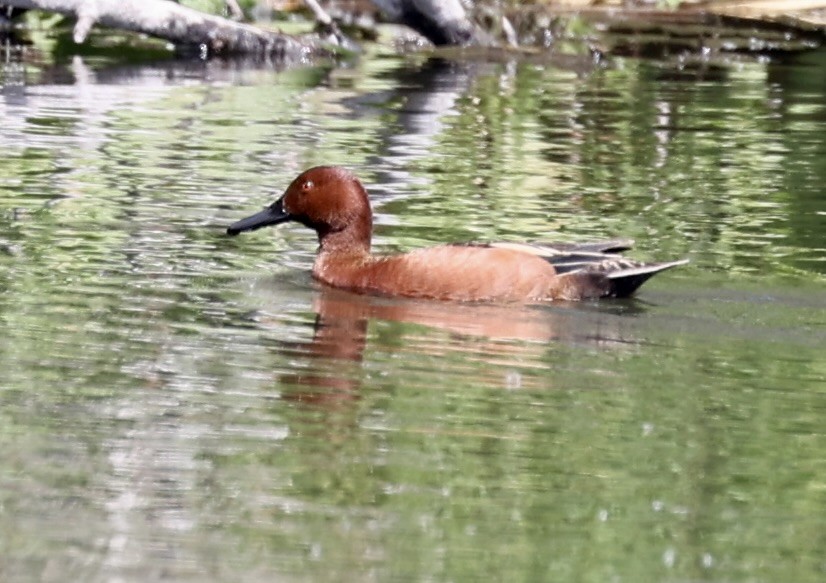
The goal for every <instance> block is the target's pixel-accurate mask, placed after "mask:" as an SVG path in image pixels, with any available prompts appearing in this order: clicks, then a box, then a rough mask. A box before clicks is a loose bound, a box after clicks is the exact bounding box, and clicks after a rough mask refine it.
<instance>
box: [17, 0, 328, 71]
mask: <svg viewBox="0 0 826 583" xmlns="http://www.w3.org/2000/svg"><path fill="white" fill-rule="evenodd" d="M2 4H4V5H6V6H12V7H16V8H29V9H35V10H45V11H48V12H57V13H59V14H65V15H67V16H71V17H74V18H75V19H76V20H77V24H76V25H75V28H74V40H75V42H77V43H82V42H83V41H84V40H85V39H86V36H87V35H88V34H89V31H90V30H91V28H92V26H93V25H95V24H101V25H103V26H107V27H110V28H117V29H121V30H129V31H133V32H139V33H144V34H147V35H150V36H153V37H156V38H160V39H164V40H168V41H170V42H172V43H175V44H176V45H178V46H183V47H195V48H199V49H200V51H201V53H202V54H203V53H206V54H207V55H227V54H247V55H262V56H268V57H271V58H276V59H283V60H294V59H301V58H305V57H310V56H314V55H319V54H323V53H324V52H325V50H324V48H323V47H322V44H321V43H320V42H318V41H316V40H313V39H298V38H295V37H291V36H288V35H284V34H280V33H277V32H271V31H267V30H262V29H260V28H256V27H254V26H249V25H246V24H242V23H238V22H233V21H231V20H227V19H225V18H220V17H218V16H212V15H209V14H204V13H202V12H198V11H197V10H192V9H191V8H187V7H185V6H181V5H179V4H176V3H174V2H169V1H168V0H3V2H2Z"/></svg>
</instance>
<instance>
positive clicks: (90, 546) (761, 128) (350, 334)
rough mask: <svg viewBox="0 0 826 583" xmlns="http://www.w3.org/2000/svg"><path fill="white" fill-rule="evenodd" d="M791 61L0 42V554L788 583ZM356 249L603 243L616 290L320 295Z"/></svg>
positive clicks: (803, 538)
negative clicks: (348, 175)
mask: <svg viewBox="0 0 826 583" xmlns="http://www.w3.org/2000/svg"><path fill="white" fill-rule="evenodd" d="M824 65H826V55H824V54H823V53H812V54H807V55H802V56H798V57H796V58H793V59H789V60H788V61H786V62H781V61H775V62H770V63H758V62H749V61H745V62H731V63H726V62H722V63H707V64H703V65H697V66H680V65H679V64H678V63H669V62H666V63H658V62H642V61H635V60H619V61H616V62H614V63H612V65H611V66H610V67H607V68H596V69H595V68H594V67H593V66H592V65H591V64H590V63H588V62H587V60H582V61H580V60H578V59H572V60H566V61H562V60H560V61H552V62H548V63H535V62H534V63H532V62H522V63H505V64H486V63H483V62H479V61H476V60H469V61H467V62H460V63H453V64H446V63H439V62H435V61H427V60H425V59H424V58H409V59H405V58H399V57H396V56H394V55H389V54H383V53H377V54H370V55H368V56H367V57H365V58H364V59H362V60H361V61H360V62H358V63H355V64H352V65H349V66H341V67H338V68H336V67H334V66H332V65H322V66H318V67H309V68H305V69H299V70H288V71H273V70H267V69H260V68H258V69H256V68H254V67H246V66H241V65H231V64H220V63H212V64H208V65H199V64H176V63H161V64H155V65H147V66H128V67H127V66H120V65H118V64H117V63H112V62H108V61H96V60H87V61H83V60H80V59H76V60H74V61H73V62H71V63H69V64H68V65H67V66H55V67H51V66H41V67H39V68H33V67H31V66H27V67H25V68H23V67H22V66H20V65H15V64H6V65H5V66H4V68H3V69H2V73H0V79H2V80H3V88H2V94H0V120H2V132H0V148H2V151H3V153H4V155H3V156H2V157H0V222H2V231H1V232H0V290H2V293H0V330H2V337H1V338H0V370H2V371H3V376H2V382H1V383H0V387H1V388H0V415H2V424H0V427H2V429H1V430H0V557H2V561H0V577H1V578H2V579H3V580H9V581H12V580H13V581H26V580H38V581H68V580H71V581H147V580H174V581H189V580H192V581H273V580H286V581H291V580H304V581H325V580H330V581H341V580H352V581H364V580H377V581H389V580H415V581H420V580H436V581H447V580H450V581H476V580H502V579H506V578H507V579H514V580H537V581H539V580H545V581H565V580H567V581H687V580H691V581H778V580H789V581H799V582H805V581H822V580H824V578H826V560H824V556H826V554H824V549H826V537H824V533H826V512H824V509H826V461H824V460H826V455H824V454H826V434H824V421H823V420H824V418H826V382H824V380H826V357H824V354H826V351H824V348H826V310H824V308H826V288H824V281H826V228H824V226H826V225H825V224H824V223H825V222H826V197H824V187H823V184H826V138H824V136H826V84H824V75H823V71H824ZM319 163H334V164H345V165H347V166H348V167H351V168H352V169H354V170H355V171H356V172H357V173H358V174H359V175H360V176H361V177H362V178H363V179H364V180H365V182H366V183H367V184H368V189H369V191H370V193H371V196H372V199H373V203H374V208H375V211H376V213H377V220H376V222H377V227H376V240H375V246H376V248H377V249H379V250H381V251H394V250H406V249H411V248H415V247H418V246H423V245H428V244H433V243H438V242H445V241H455V240H472V239H504V240H531V239H533V240H566V241H574V240H583V239H592V238H600V237H617V236H623V237H633V238H635V239H636V240H637V242H638V244H637V247H638V251H637V252H636V253H635V256H636V257H640V258H651V259H670V258H678V257H689V258H690V259H691V260H692V263H691V264H690V265H689V266H687V267H684V268H680V269H677V270H673V271H670V272H668V273H665V274H663V275H660V276H658V277H657V278H655V279H654V280H652V281H651V282H650V283H648V284H647V285H646V286H645V287H644V288H643V289H642V291H641V293H640V294H639V296H638V298H637V299H635V300H632V301H616V302H602V303H586V304H579V305H570V304H556V305H550V306H525V307H519V306H470V305H465V306H463V305H452V304H441V303H434V302H421V301H402V300H392V299H387V298H368V297H361V296H356V295H353V294H349V293H346V292H341V291H336V290H329V289H324V288H323V287H321V286H320V285H318V284H317V283H315V282H313V281H312V279H311V278H310V276H309V269H310V266H311V264H312V259H313V255H314V251H315V245H316V242H315V240H314V237H313V235H312V233H310V232H309V231H306V230H304V229H302V228H301V227H300V226H297V225H295V226H293V225H290V226H282V227H279V228H278V229H277V230H268V231H259V232H256V233H252V234H248V235H244V236H242V237H238V238H228V237H226V236H225V235H224V229H225V227H226V225H228V224H229V223H231V222H233V221H235V220H237V219H238V218H240V217H243V216H246V215H247V214H249V213H250V212H252V211H254V210H257V209H258V208H260V207H262V206H264V205H266V204H268V203H269V202H271V201H272V200H273V199H274V198H275V197H276V196H277V195H279V194H280V192H281V191H282V190H283V188H284V187H285V186H286V184H288V183H289V181H290V180H291V179H292V178H293V177H294V176H295V175H296V174H298V173H299V172H300V171H301V170H303V169H304V168H307V167H309V166H311V165H315V164H319Z"/></svg>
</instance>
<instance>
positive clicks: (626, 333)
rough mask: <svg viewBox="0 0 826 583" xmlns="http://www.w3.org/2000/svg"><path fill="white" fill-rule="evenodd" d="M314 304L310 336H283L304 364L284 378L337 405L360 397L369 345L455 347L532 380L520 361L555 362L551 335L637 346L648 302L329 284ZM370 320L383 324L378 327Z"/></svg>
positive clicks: (423, 350)
mask: <svg viewBox="0 0 826 583" xmlns="http://www.w3.org/2000/svg"><path fill="white" fill-rule="evenodd" d="M313 310H314V312H315V314H316V318H315V324H314V329H313V335H312V339H311V340H309V341H306V342H305V341H293V342H281V343H279V345H278V351H279V352H281V353H282V354H286V355H289V356H290V357H291V360H292V361H293V362H294V363H296V365H297V370H296V372H291V373H289V374H281V375H279V377H278V380H279V385H281V387H282V389H283V393H282V398H284V399H288V400H295V401H301V402H306V403H314V404H326V405H330V404H333V403H336V402H341V401H349V400H352V399H356V398H358V390H359V388H360V387H361V384H362V382H363V380H364V378H365V373H364V371H363V370H362V366H361V363H362V360H363V359H364V355H365V352H366V351H368V350H370V349H373V350H377V351H385V352H391V353H393V354H409V355H411V357H440V358H441V357H445V356H448V355H450V354H454V355H457V356H459V357H461V358H464V359H470V360H472V361H476V362H481V363H482V364H484V365H486V366H483V367H481V368H482V369H483V370H489V371H492V372H495V373H496V375H497V376H498V378H499V380H498V382H499V384H501V385H502V386H504V387H506V388H525V387H526V382H525V379H524V377H523V375H519V374H518V373H516V372H515V371H514V370H513V367H514V363H515V362H518V363H519V367H520V368H526V367H540V368H545V367H546V363H547V366H551V363H550V362H548V361H547V359H546V353H547V350H548V344H549V343H566V344H569V345H582V346H588V347H591V348H598V349H604V350H623V349H626V350H627V349H629V347H632V346H634V345H635V344H636V343H637V340H635V338H634V334H633V331H632V330H631V326H632V324H631V322H633V320H634V319H633V318H627V317H626V316H627V315H628V314H631V313H637V312H640V311H641V310H643V306H642V304H641V303H640V302H639V301H638V300H629V301H619V302H617V301H614V302H612V303H611V304H610V305H608V304H598V303H594V304H582V303H576V304H574V303H570V304H568V303H561V302H559V303H554V304H552V305H492V304H460V303H453V302H434V301H417V300H408V299H398V298H386V297H375V296H365V295H360V294H355V293H351V292H347V291H343V290H338V289H333V288H328V287H323V288H321V289H319V290H318V291H317V292H316V294H315V296H314V297H313ZM371 322H372V323H373V324H374V326H378V327H379V328H380V329H381V331H380V332H375V331H373V332H372V333H371V332H370V329H371V326H370V324H371ZM259 324H263V322H260V321H259ZM273 324H275V323H273ZM300 365H303V366H304V369H303V370H302V369H301V368H300ZM487 380H488V381H493V382H497V381H494V380H493V379H487ZM545 382H547V379H545ZM527 387H528V388H530V381H528V382H527ZM536 388H538V387H536Z"/></svg>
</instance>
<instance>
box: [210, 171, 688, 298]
mask: <svg viewBox="0 0 826 583" xmlns="http://www.w3.org/2000/svg"><path fill="white" fill-rule="evenodd" d="M287 221H295V222H297V223H300V224H302V225H304V226H306V227H309V228H310V229H312V230H314V231H315V232H316V234H317V235H318V241H319V244H320V246H319V249H318V255H317V256H316V259H315V263H314V264H313V276H314V277H315V278H316V279H318V280H319V281H321V282H323V283H325V284H327V285H330V286H333V287H337V288H343V289H348V290H352V291H356V292H359V293H369V294H381V295H388V296H400V297H410V298H427V299H436V300H453V301H463V302H542V301H551V300H583V299H595V298H608V297H616V298H621V297H627V296H630V295H631V294H633V293H634V292H635V291H636V290H637V288H639V287H640V286H641V285H642V284H643V283H644V282H645V281H646V280H647V279H648V278H650V277H651V276H652V275H654V274H656V273H659V272H660V271H663V270H665V269H669V268H671V267H675V266H677V265H683V264H685V263H687V262H688V260H685V259H682V260H678V261H667V262H660V263H642V262H639V261H633V260H630V259H626V258H625V257H622V256H621V255H618V254H617V253H619V252H621V251H625V250H627V249H629V248H630V247H631V245H632V244H633V241H631V240H625V239H622V240H613V241H601V242H596V243H583V244H554V245H545V244H528V243H456V244H444V245H439V246H435V247H428V248H424V249H418V250H415V251H411V252H409V253H402V254H396V255H373V254H372V253H371V252H370V239H371V236H372V230H373V213H372V211H371V209H370V201H369V199H368V196H367V191H366V190H365V189H364V186H363V185H362V184H361V182H360V181H359V179H358V178H357V177H356V176H355V175H354V174H353V173H352V172H350V171H349V170H347V169H345V168H341V167H338V166H317V167H315V168H310V169H309V170H306V171H305V172H302V173H301V174H300V175H299V176H298V177H297V178H296V179H295V180H293V181H292V182H291V183H290V185H289V186H288V187H287V190H286V191H285V192H284V195H283V196H281V198H279V199H278V200H277V201H275V202H274V203H273V204H272V205H270V206H269V207H267V208H265V209H264V210H263V211H261V212H259V213H256V214H254V215H252V216H249V217H247V218H245V219H241V220H240V221H238V222H236V223H234V224H232V225H231V226H230V227H229V228H227V234H229V235H238V234H239V233H242V232H244V231H254V230H256V229H260V228H261V227H266V226H271V225H278V224H280V223H285V222H287Z"/></svg>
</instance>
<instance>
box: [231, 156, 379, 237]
mask: <svg viewBox="0 0 826 583" xmlns="http://www.w3.org/2000/svg"><path fill="white" fill-rule="evenodd" d="M287 221H295V222H298V223H301V224H302V225H304V226H306V227H309V228H311V229H313V230H314V231H315V232H316V233H317V234H318V240H319V242H320V243H321V247H322V249H332V248H340V247H353V246H355V247H358V248H361V247H364V246H365V245H366V247H367V248H368V249H369V247H370V236H371V233H372V228H373V216H372V212H371V210H370V201H369V199H368V198H367V192H366V191H365V190H364V186H362V184H361V182H360V181H359V180H358V178H356V176H355V175H354V174H353V173H352V172H350V171H349V170H346V169H345V168H341V167H338V166H316V167H315V168H310V169H309V170H306V171H305V172H302V173H301V174H300V175H299V176H298V178H296V179H295V180H293V181H292V182H291V183H290V185H289V186H288V187H287V190H286V191H285V192H284V194H283V195H282V196H281V198H279V199H278V200H277V201H275V202H274V203H273V204H272V205H270V206H268V207H267V208H265V209H264V210H262V211H261V212H258V213H255V214H254V215H251V216H249V217H247V218H245V219H241V220H240V221H238V222H237V223H233V224H232V225H230V226H229V228H227V234H228V235H238V234H239V233H243V232H244V231H254V230H256V229H260V228H262V227H268V226H272V225H278V224H281V223H285V222H287Z"/></svg>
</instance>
